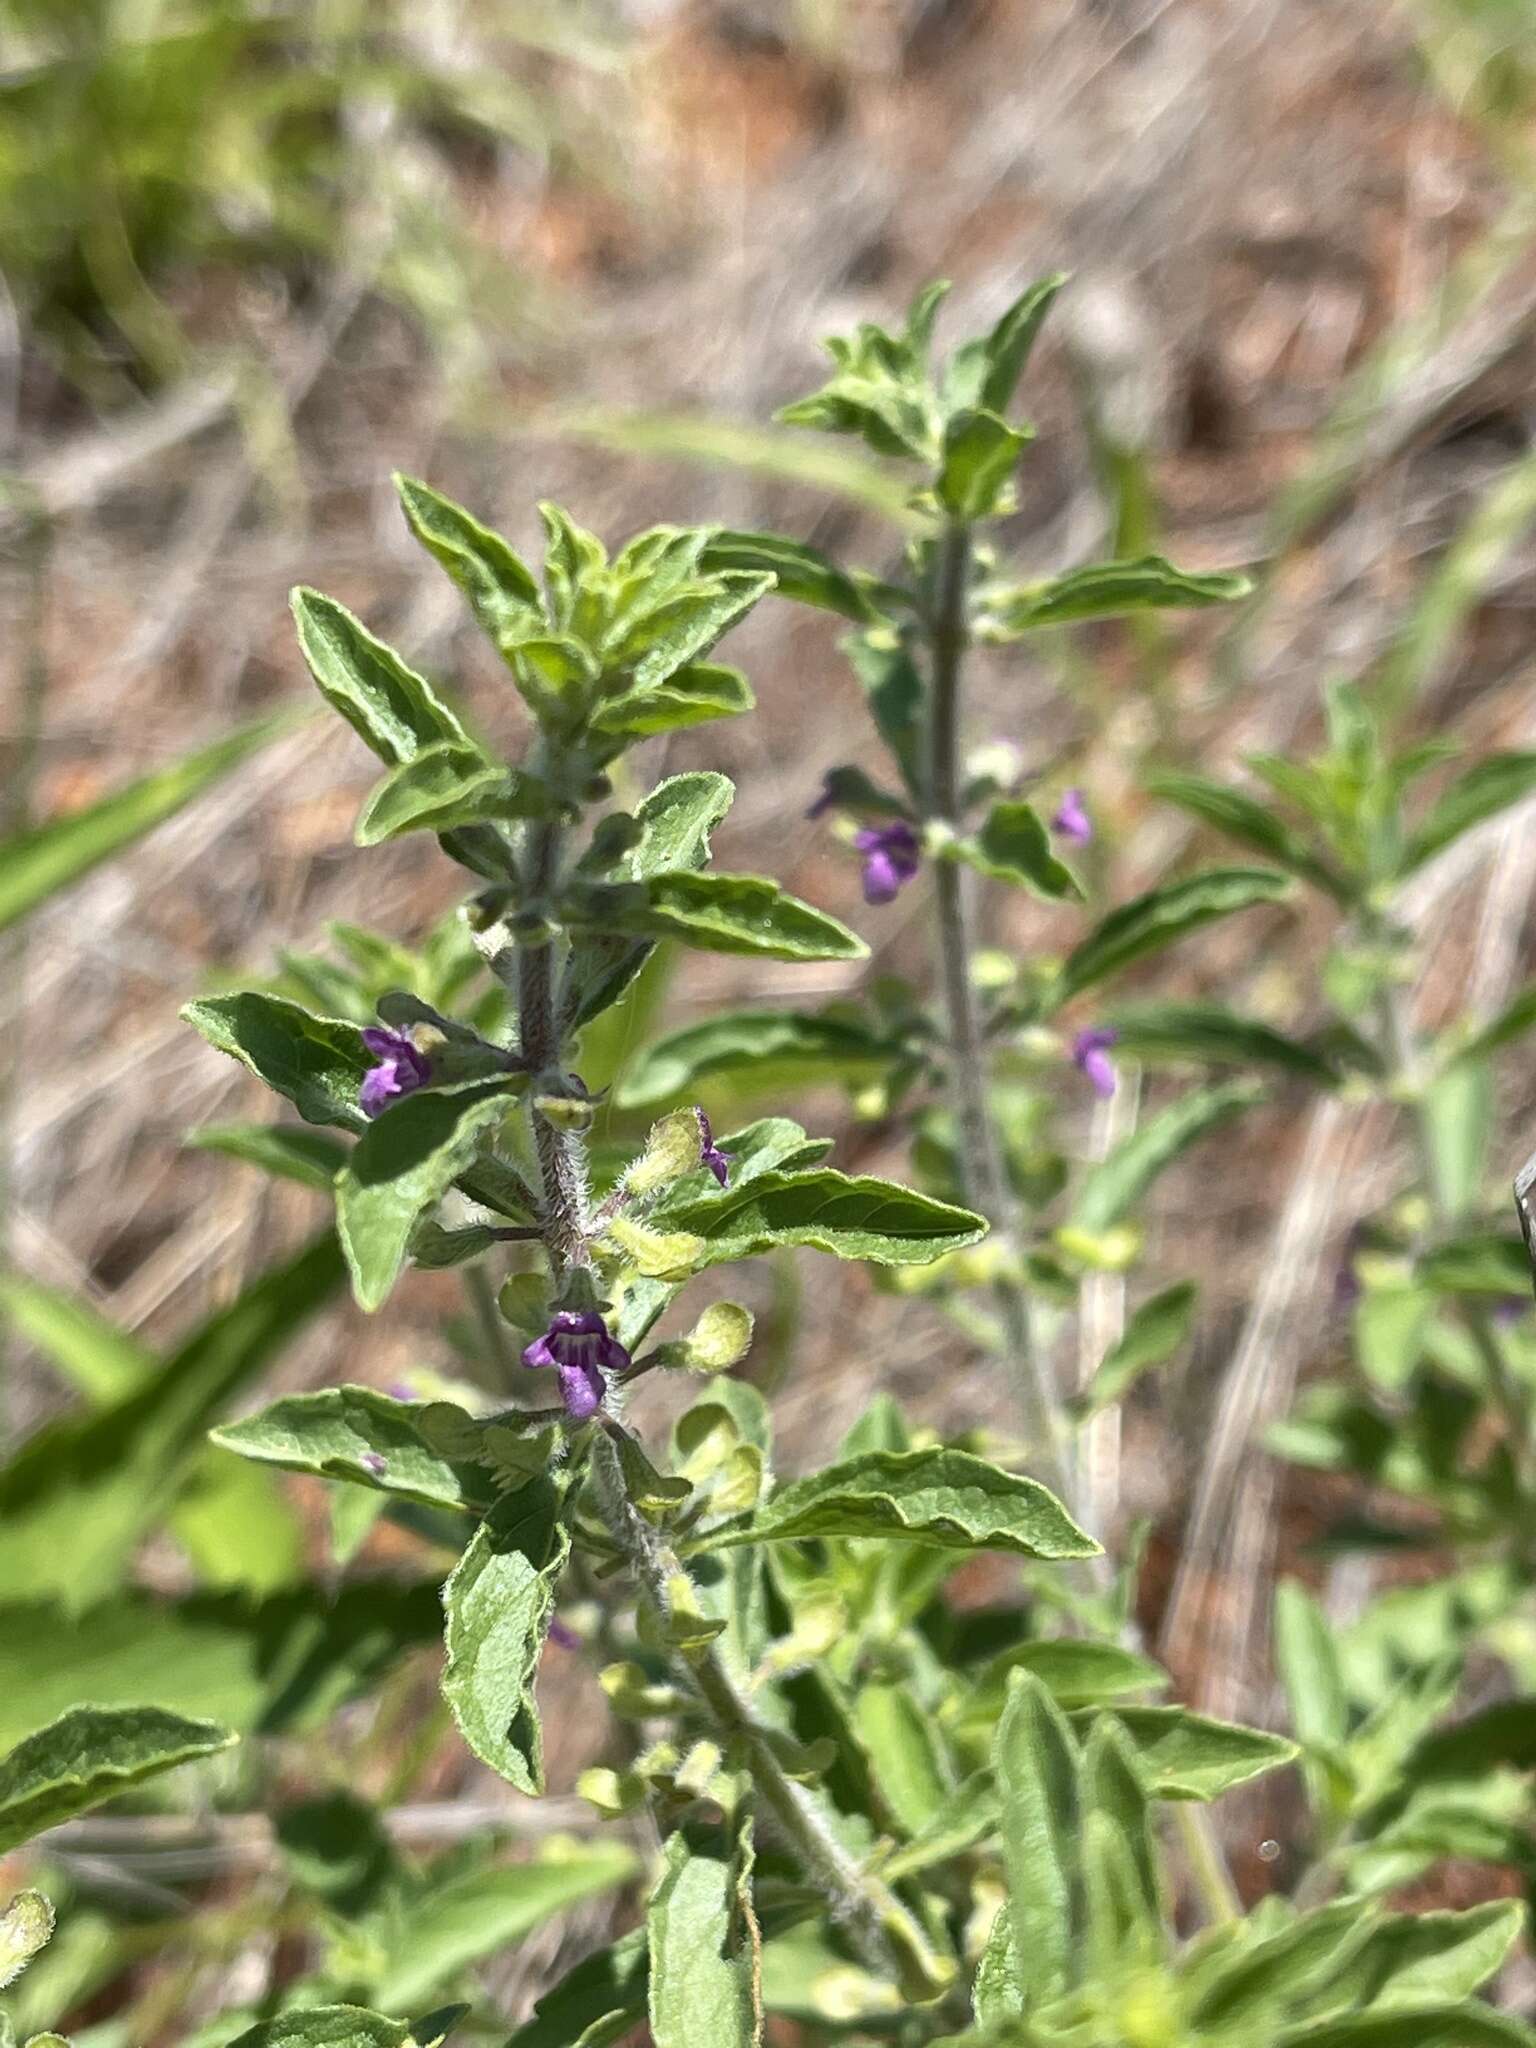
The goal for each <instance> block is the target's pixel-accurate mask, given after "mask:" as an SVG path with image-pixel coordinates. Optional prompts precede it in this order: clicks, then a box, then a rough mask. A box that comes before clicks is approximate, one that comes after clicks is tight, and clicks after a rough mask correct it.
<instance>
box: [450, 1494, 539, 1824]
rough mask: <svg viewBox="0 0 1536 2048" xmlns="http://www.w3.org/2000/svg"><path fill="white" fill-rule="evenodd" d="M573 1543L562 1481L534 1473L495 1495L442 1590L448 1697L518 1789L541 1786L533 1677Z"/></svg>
mask: <svg viewBox="0 0 1536 2048" xmlns="http://www.w3.org/2000/svg"><path fill="white" fill-rule="evenodd" d="M570 1547H571V1539H570V1535H569V1532H568V1531H567V1529H566V1526H565V1521H564V1517H563V1514H562V1503H561V1495H560V1490H559V1488H558V1487H557V1486H556V1485H555V1484H554V1483H553V1481H551V1480H549V1479H535V1480H532V1481H531V1482H530V1483H529V1484H528V1485H527V1486H524V1487H522V1488H520V1489H519V1491H517V1492H516V1493H510V1494H507V1495H505V1496H504V1497H503V1498H502V1499H501V1500H500V1501H498V1502H497V1504H496V1506H495V1507H494V1508H493V1509H492V1511H491V1513H490V1514H489V1515H488V1516H487V1517H486V1519H485V1520H484V1521H483V1522H482V1523H481V1524H480V1527H479V1528H478V1529H477V1530H476V1531H475V1533H474V1536H473V1537H472V1538H471V1539H470V1543H469V1547H468V1548H467V1549H466V1551H465V1552H464V1555H463V1556H462V1557H461V1558H460V1559H459V1562H458V1563H457V1565H455V1567H454V1570H453V1576H452V1577H451V1578H450V1579H449V1581H448V1583H447V1585H446V1586H445V1587H444V1588H443V1606H444V1609H445V1610H446V1613H447V1630H446V1641H447V1651H448V1663H447V1668H446V1670H445V1671H444V1673H443V1696H444V1698H445V1699H446V1700H447V1702H448V1704H449V1706H450V1707H451V1708H452V1710H453V1718H454V1720H455V1721H456V1722H457V1723H458V1726H459V1732H460V1733H461V1734H462V1735H463V1737H464V1740H465V1741H466V1742H467V1743H468V1744H469V1747H470V1748H471V1749H472V1750H473V1751H474V1753H475V1755H476V1756H477V1757H479V1759H480V1761H481V1762H482V1763H484V1764H489V1765H490V1767H491V1769H492V1770H493V1771H499V1772H500V1773H501V1775H502V1777H504V1778H505V1779H506V1780H507V1781H508V1783H509V1784H512V1785H515V1786H516V1787H517V1789H518V1790H519V1791H520V1792H530V1793H538V1792H542V1791H543V1789H544V1743H543V1735H542V1732H541V1730H540V1727H539V1716H538V1709H537V1707H536V1706H535V1704H534V1697H533V1681H534V1675H535V1673H536V1672H537V1670H538V1665H539V1656H540V1653H541V1651H542V1650H543V1648H544V1637H545V1635H546V1634H547V1632H548V1629H549V1617H550V1614H551V1612H552V1611H553V1608H554V1602H555V1591H556V1588H557V1587H558V1585H559V1582H560V1574H561V1572H562V1571H563V1570H564V1568H565V1560H566V1558H567V1556H568V1555H569V1553H570Z"/></svg>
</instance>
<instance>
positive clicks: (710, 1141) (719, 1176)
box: [693, 1109, 731, 1187]
mask: <svg viewBox="0 0 1536 2048" xmlns="http://www.w3.org/2000/svg"><path fill="white" fill-rule="evenodd" d="M693 1113H694V1115H695V1116H696V1117H697V1118H698V1120H699V1158H700V1160H701V1161H702V1162H703V1164H704V1165H705V1166H707V1167H708V1168H709V1170H710V1172H711V1173H712V1174H713V1175H714V1176H715V1179H716V1180H717V1181H719V1183H720V1185H721V1187H724V1186H725V1184H726V1182H727V1181H728V1180H729V1179H730V1177H731V1162H730V1161H729V1159H727V1158H726V1156H725V1154H724V1153H723V1152H722V1151H721V1150H720V1147H719V1146H718V1145H717V1144H716V1143H715V1134H714V1132H713V1131H712V1130H711V1129H710V1127H709V1118H708V1117H707V1116H706V1115H705V1114H704V1112H703V1110H702V1109H696V1110H695V1111H694V1112H693Z"/></svg>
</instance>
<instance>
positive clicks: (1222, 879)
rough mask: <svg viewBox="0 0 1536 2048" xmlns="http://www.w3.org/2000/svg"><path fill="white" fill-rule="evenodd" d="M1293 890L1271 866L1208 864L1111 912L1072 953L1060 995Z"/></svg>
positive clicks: (1059, 987)
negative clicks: (1196, 873) (1203, 928)
mask: <svg viewBox="0 0 1536 2048" xmlns="http://www.w3.org/2000/svg"><path fill="white" fill-rule="evenodd" d="M1289 890H1290V884H1289V882H1288V881H1287V880H1286V878H1285V877H1284V876H1283V875H1277V874H1275V873H1273V872H1272V871H1271V870H1269V869H1268V868H1208V869H1207V870H1206V871H1205V872H1204V873H1202V874H1198V875H1190V876H1188V877H1187V878H1186V879H1185V880H1184V881H1182V882H1169V883H1168V884H1167V885H1166V886H1165V887H1164V888H1161V889H1153V890H1151V891H1150V892H1149V893H1148V894H1147V895H1145V896H1136V897H1133V898H1132V900H1131V901H1130V902H1129V903H1123V904H1121V906H1120V908H1119V909H1118V910H1114V911H1111V912H1110V914H1109V916H1108V917H1106V918H1105V919H1104V921H1103V923H1102V924H1099V925H1096V926H1095V927H1094V929H1093V930H1092V931H1091V932H1090V933H1089V934H1088V936H1087V938H1086V939H1084V940H1083V942H1082V944H1081V945H1080V946H1078V947H1077V948H1076V949H1075V950H1074V951H1073V952H1072V953H1070V954H1068V956H1067V960H1066V963H1065V965H1064V966H1063V968H1062V970H1061V977H1060V980H1059V981H1058V983H1057V985H1056V989H1055V991H1054V994H1055V998H1056V1000H1057V1001H1058V1002H1066V1001H1067V1000H1068V998H1069V997H1071V996H1075V995H1078V994H1080V993H1081V992H1082V990H1084V989H1085V988H1092V987H1093V986H1094V984H1095V983H1096V982H1101V981H1105V980H1107V979H1108V978H1109V976H1110V975H1112V974H1118V973H1119V972H1120V970H1121V969H1122V968H1123V967H1128V966H1129V965H1130V963H1131V962H1132V961H1133V960H1140V959H1141V958H1142V957H1143V956H1144V955H1145V954H1148V953H1155V952H1157V951H1159V950H1160V949H1161V948H1162V947H1164V946H1171V945H1173V944H1174V942H1175V941H1176V940H1178V939H1183V938H1187V937H1188V936H1189V934H1190V933H1191V932H1195V931H1198V930H1199V929H1200V928H1201V926H1202V925H1207V924H1210V923H1212V922H1213V920H1215V919H1216V918H1220V917H1231V916H1232V915H1233V913H1234V912H1236V911H1239V910H1248V909H1251V908H1252V907H1253V906H1254V905H1255V904H1258V903H1279V902H1281V901H1282V900H1283V899H1284V898H1285V896H1286V895H1287V894H1288V893H1289Z"/></svg>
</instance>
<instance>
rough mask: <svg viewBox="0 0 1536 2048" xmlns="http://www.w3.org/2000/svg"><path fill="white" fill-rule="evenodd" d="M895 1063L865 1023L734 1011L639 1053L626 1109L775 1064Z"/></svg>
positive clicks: (841, 1066)
mask: <svg viewBox="0 0 1536 2048" xmlns="http://www.w3.org/2000/svg"><path fill="white" fill-rule="evenodd" d="M889 1058H890V1051H889V1048H888V1047H887V1046H886V1045H885V1044H884V1043H883V1041H882V1040H881V1039H880V1038H878V1037H877V1036H876V1035H875V1033H874V1032H873V1031H871V1030H870V1029H869V1028H868V1027H867V1026H866V1025H863V1024H860V1023H857V1022H855V1021H852V1020H850V1019H847V1018H843V1017H839V1016H835V1015H821V1016H815V1015H810V1014H807V1013H806V1012H804V1011H801V1010H730V1011H727V1012H726V1013H725V1014H724V1015H723V1016H718V1017H708V1018H706V1019H705V1020H704V1021H703V1023H700V1024H690V1025H686V1026H685V1027H684V1028H683V1029H682V1030H681V1031H673V1032H671V1033H669V1034H668V1036H667V1037H665V1038H661V1039H658V1040H657V1042H656V1044H655V1045H652V1046H648V1047H647V1048H646V1049H645V1051H643V1052H642V1053H640V1054H639V1055H638V1057H637V1058H636V1059H635V1061H634V1063H633V1065H632V1066H631V1067H630V1068H629V1069H628V1071H627V1072H626V1074H625V1076H624V1078H623V1080H622V1081H621V1082H620V1084H619V1088H618V1094H617V1099H618V1103H619V1106H620V1107H621V1108H623V1109H638V1108H644V1107H648V1106H649V1105H650V1104H651V1103H654V1102H664V1101H667V1100H669V1099H670V1098H672V1097H675V1096H678V1095H682V1094H685V1093H688V1092H690V1091H692V1090H693V1089H694V1088H695V1087H696V1086H697V1085H698V1083H699V1082H700V1081H705V1080H709V1079H712V1078H713V1077H715V1076H716V1075H720V1074H734V1073H738V1072H741V1071H743V1070H745V1071H749V1072H750V1071H754V1070H760V1069H761V1068H763V1067H765V1066H768V1065H770V1064H771V1065H772V1067H773V1068H774V1070H775V1072H776V1073H777V1072H778V1071H779V1070H781V1069H785V1068H788V1069H792V1070H794V1071H796V1072H800V1071H802V1070H806V1069H809V1070H811V1071H813V1072H814V1071H816V1070H818V1069H823V1068H828V1067H830V1068H832V1069H833V1070H834V1071H836V1072H837V1073H838V1074H843V1073H846V1072H847V1071H848V1070H849V1069H850V1068H851V1067H854V1066H861V1065H868V1064H870V1063H871V1062H876V1061H885V1060H888V1059H889Z"/></svg>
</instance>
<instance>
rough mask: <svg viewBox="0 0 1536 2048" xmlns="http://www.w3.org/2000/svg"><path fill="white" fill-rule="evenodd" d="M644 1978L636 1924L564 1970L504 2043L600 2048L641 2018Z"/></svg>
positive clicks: (645, 1950) (642, 1936) (645, 1948)
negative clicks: (552, 1986) (608, 1944)
mask: <svg viewBox="0 0 1536 2048" xmlns="http://www.w3.org/2000/svg"><path fill="white" fill-rule="evenodd" d="M649 1977H650V1949H649V1945H648V1943H647V1939H646V1931H645V1929H644V1928H643V1927H637V1928H635V1929H634V1930H633V1932H632V1933H629V1934H624V1935H621V1936H620V1937H619V1939H618V1940H617V1941H615V1942H613V1943H612V1944H611V1945H610V1946H609V1947H608V1948H600V1949H598V1950H597V1952H596V1953H595V1954H594V1955H590V1956H586V1957H584V1958H583V1960H582V1961H581V1962H579V1963H577V1965H576V1966H575V1968H574V1969H572V1970H568V1971H567V1972H566V1974H565V1976H564V1977H562V1978H561V1980H560V1982H559V1983H558V1984H556V1985H555V1986H554V1988H553V1989H552V1990H549V1991H546V1992H545V1994H544V1996H543V1997H542V1998H541V1999H539V2000H538V2002H537V2003H536V2004H535V2006H534V2008H533V2018H532V2019H531V2020H528V2021H526V2022H525V2023H524V2024H523V2025H522V2026H521V2027H519V2028H518V2030H517V2032H516V2033H515V2034H514V2035H513V2036H512V2038H511V2040H510V2041H508V2042H507V2044H506V2048H600V2044H602V2043H607V2042H611V2041H617V2040H618V2039H619V2037H620V2035H621V2034H624V2033H626V2032H628V2031H629V2030H630V2029H631V2028H633V2027H635V2026H637V2025H638V2024H639V2022H640V2021H641V2020H643V2019H644V2018H645V2015H646V2003H647V1985H648V1982H649ZM605 2028H606V2029H610V2030H604V2029H605Z"/></svg>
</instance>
